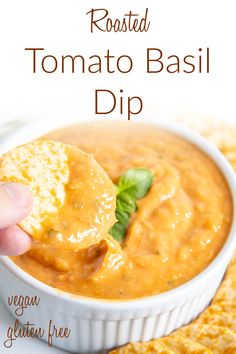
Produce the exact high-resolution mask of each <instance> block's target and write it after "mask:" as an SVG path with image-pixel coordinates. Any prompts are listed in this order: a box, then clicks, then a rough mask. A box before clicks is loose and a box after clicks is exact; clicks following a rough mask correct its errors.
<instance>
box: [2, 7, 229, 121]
mask: <svg viewBox="0 0 236 354" xmlns="http://www.w3.org/2000/svg"><path fill="white" fill-rule="evenodd" d="M0 4H1V9H0V38H1V39H0V40H1V46H0V51H1V52H0V53H1V55H0V119H1V120H2V121H3V120H6V119H12V118H14V119H15V118H19V117H21V118H26V117H27V118H41V117H45V116H47V117H48V118H50V117H52V116H59V115H60V116H68V117H77V116H81V115H84V116H86V117H88V119H89V117H92V116H94V90H95V89H96V88H104V89H110V90H112V91H114V92H117V93H118V92H119V89H124V93H125V94H126V95H130V96H135V95H138V96H141V97H142V98H143V101H144V108H143V112H142V114H141V115H138V116H136V120H144V119H145V116H147V115H149V114H152V115H155V116H156V117H157V118H158V117H162V118H163V117H164V118H165V117H168V118H169V117H171V116H174V117H180V116H183V115H188V116H191V117H196V119H198V118H199V117H207V116H211V117H215V118H219V117H220V118H223V119H227V118H235V113H236V108H235V79H236V74H235V60H236V46H235V34H236V25H235V1H234V0H224V1H223V0H198V1H193V0H161V1H160V0H153V1H151V0H148V1H137V0H129V1H127V0H120V1H117V0H116V1H112V2H111V1H109V0H99V1H91V0H87V1H81V0H67V1H66V0H64V1H60V0H50V1H45V0H41V1H31V0H21V1H17V0H15V1H14V0H8V1H4V0H1V1H0ZM91 7H106V8H107V9H109V10H110V15H111V17H112V18H114V17H122V15H123V14H124V13H125V12H126V13H127V11H129V10H133V11H134V12H136V13H140V14H142V13H144V10H145V8H146V7H148V8H149V17H150V20H151V27H150V30H149V32H148V33H115V34H114V33H102V32H96V33H94V34H91V33H90V31H89V17H88V16H86V15H85V14H86V12H87V11H88V10H90V9H91ZM26 47H44V48H45V54H53V55H56V56H58V57H59V56H60V55H66V54H71V55H73V54H74V55H76V54H82V55H83V56H85V57H89V56H90V55H92V54H98V55H101V56H103V55H105V52H106V50H107V49H108V48H109V49H110V50H111V53H113V54H114V55H115V56H119V55H121V54H128V55H130V56H132V57H133V59H134V70H133V72H132V73H130V74H119V73H116V74H106V73H104V74H80V73H78V74H69V73H66V74H61V73H60V72H58V73H54V74H45V73H38V74H32V58H31V55H30V53H28V52H26V51H25V50H24V48H26ZM147 47H154V48H155V47H156V48H161V49H162V50H163V52H164V53H165V55H166V56H168V55H172V54H176V55H178V56H180V57H181V56H184V55H186V54H194V53H196V52H197V50H198V48H200V47H202V48H205V47H210V51H211V62H210V68H211V73H210V74H208V75H203V74H197V73H193V74H174V75H173V74H172V75H171V74H164V73H161V74H146V73H145V69H146V64H145V54H146V48H147ZM104 65H105V62H104ZM104 68H105V67H104ZM113 117H118V118H120V119H126V117H122V116H119V115H118V113H117V112H115V113H114V115H113ZM98 118H100V116H99V117H98ZM105 118H106V119H109V118H110V116H106V117H105Z"/></svg>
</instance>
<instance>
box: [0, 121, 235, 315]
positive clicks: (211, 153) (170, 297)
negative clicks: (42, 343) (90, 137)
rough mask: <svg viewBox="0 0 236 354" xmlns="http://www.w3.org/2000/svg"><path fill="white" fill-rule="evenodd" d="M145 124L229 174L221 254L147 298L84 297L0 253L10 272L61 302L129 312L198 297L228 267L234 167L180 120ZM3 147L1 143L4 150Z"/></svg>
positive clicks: (231, 238)
mask: <svg viewBox="0 0 236 354" xmlns="http://www.w3.org/2000/svg"><path fill="white" fill-rule="evenodd" d="M82 122H83V123H85V122H88V121H82ZM62 123H63V124H62V126H66V125H71V124H66V122H65V121H64V122H63V121H62ZM73 123H76V122H73ZM78 123H79V122H78ZM145 123H147V124H149V125H150V124H151V125H155V126H156V127H160V128H161V129H164V130H166V131H168V132H170V133H173V134H176V135H178V136H180V137H182V138H183V139H185V140H187V141H189V142H190V143H192V144H193V145H195V146H196V147H197V148H199V149H200V150H202V151H203V152H204V153H205V154H206V155H207V156H208V157H210V158H211V160H213V161H214V162H215V164H216V165H217V167H218V168H219V170H220V171H221V173H222V174H223V176H224V177H225V179H226V181H227V184H228V186H229V189H230V191H231V195H232V200H233V215H232V224H231V228H230V231H229V234H228V237H227V240H226V241H225V243H224V245H223V247H222V248H221V250H220V251H219V253H218V254H217V256H216V257H215V258H214V260H213V261H212V262H211V263H210V264H209V265H208V266H207V267H206V268H205V269H204V270H203V271H201V272H200V273H199V274H198V275H197V276H195V277H193V278H192V279H190V280H189V281H187V282H186V283H184V284H182V285H180V286H178V287H176V288H174V289H171V290H169V291H167V292H163V293H160V294H155V295H150V296H146V297H140V298H135V299H122V300H116V299H114V300H113V299H100V298H92V297H85V296H80V295H76V294H71V293H67V292H64V291H61V290H59V289H57V288H53V287H51V286H49V285H47V284H45V283H43V282H41V281H39V280H37V279H36V278H34V277H33V276H31V275H30V274H28V273H27V272H25V271H24V270H23V269H21V268H20V267H18V266H17V265H16V264H15V263H14V262H13V261H12V260H11V259H10V258H9V257H7V256H0V262H1V263H2V264H3V265H4V266H5V267H6V268H7V269H8V270H9V271H11V272H12V273H14V274H15V275H16V276H17V277H19V278H20V279H21V280H23V281H24V282H25V283H26V284H28V285H29V286H31V287H33V288H36V289H38V290H39V291H40V292H43V293H45V294H47V295H48V296H52V297H55V298H57V299H59V300H61V301H62V300H63V301H69V302H70V303H73V304H77V305H78V304H79V305H80V306H85V307H88V308H91V309H92V308H96V309H98V310H99V309H101V310H108V311H109V310H112V311H114V310H119V311H126V310H127V309H130V308H131V307H132V308H137V309H144V308H150V307H154V306H157V305H158V304H163V303H166V304H167V303H171V302H174V300H175V299H176V298H181V297H182V296H183V295H185V296H186V295H188V294H189V293H193V296H194V290H197V289H198V288H199V287H200V285H201V284H202V283H203V284H204V283H206V282H207V280H209V279H211V276H212V274H213V273H214V272H216V271H217V268H218V267H217V265H218V266H219V265H220V263H221V262H222V261H223V260H225V261H224V263H225V266H227V264H228V263H229V262H230V259H231V257H232V255H233V251H234V249H235V248H236V177H235V172H234V170H233V168H232V166H231V165H230V163H229V162H228V161H227V160H226V158H225V157H224V156H223V155H222V153H221V152H220V151H219V150H218V149H217V148H216V147H215V146H214V145H213V144H211V143H210V142H208V141H207V140H206V139H205V138H203V137H202V136H201V135H200V134H198V133H196V132H195V131H193V130H191V129H189V128H187V127H186V126H183V125H181V124H179V123H173V122H168V123H166V122H163V121H161V120H159V121H158V122H156V123H154V122H153V121H152V122H151V123H149V122H145ZM62 126H61V127H62ZM27 127H28V128H29V129H31V128H32V127H33V128H34V129H35V128H36V127H37V124H36V123H35V122H34V123H29V124H27ZM57 128H58V129H59V128H60V126H58V127H57ZM24 129H25V127H24V128H21V129H19V130H18V134H20V133H21V131H23V130H24ZM54 129H56V127H54ZM50 130H51V129H49V130H48V129H45V133H46V132H48V131H50ZM40 135H42V133H40ZM14 136H16V133H13V134H11V135H10V136H9V138H8V139H7V141H6V143H5V144H4V143H3V144H1V146H2V147H4V146H5V145H7V144H8V143H9V141H11V139H13V138H14ZM1 146H0V153H1V150H2V149H1ZM3 150H4V148H3ZM4 152H5V151H4ZM233 246H234V247H233Z"/></svg>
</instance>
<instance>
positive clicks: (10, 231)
mask: <svg viewBox="0 0 236 354" xmlns="http://www.w3.org/2000/svg"><path fill="white" fill-rule="evenodd" d="M31 243H32V240H31V237H29V236H28V235H27V234H26V233H25V232H24V231H22V230H21V229H20V228H19V227H18V226H10V227H8V228H6V229H3V230H0V255H5V256H17V255H20V254H23V253H25V252H26V251H27V250H28V249H29V248H30V247H31Z"/></svg>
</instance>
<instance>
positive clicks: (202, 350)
mask: <svg viewBox="0 0 236 354" xmlns="http://www.w3.org/2000/svg"><path fill="white" fill-rule="evenodd" d="M159 341H160V342H161V343H164V344H165V345H167V346H168V348H170V349H171V350H173V351H174V353H176V354H184V353H188V354H210V353H212V351H211V350H210V349H208V348H207V347H204V346H203V345H201V344H199V343H196V342H194V341H192V340H189V339H187V338H185V337H183V336H177V335H176V336H168V337H165V338H162V339H160V340H159Z"/></svg>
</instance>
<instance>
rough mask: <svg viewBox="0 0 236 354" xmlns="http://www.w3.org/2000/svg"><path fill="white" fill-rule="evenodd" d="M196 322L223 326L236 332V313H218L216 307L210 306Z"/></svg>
mask: <svg viewBox="0 0 236 354" xmlns="http://www.w3.org/2000/svg"><path fill="white" fill-rule="evenodd" d="M196 322H197V323H201V324H209V325H214V326H221V327H225V328H228V329H230V330H231V331H233V332H236V312H216V311H215V309H214V306H210V307H209V308H208V309H207V310H206V311H204V312H203V314H202V315H201V316H200V317H199V318H198V319H197V321H196ZM196 322H195V323H196Z"/></svg>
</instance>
